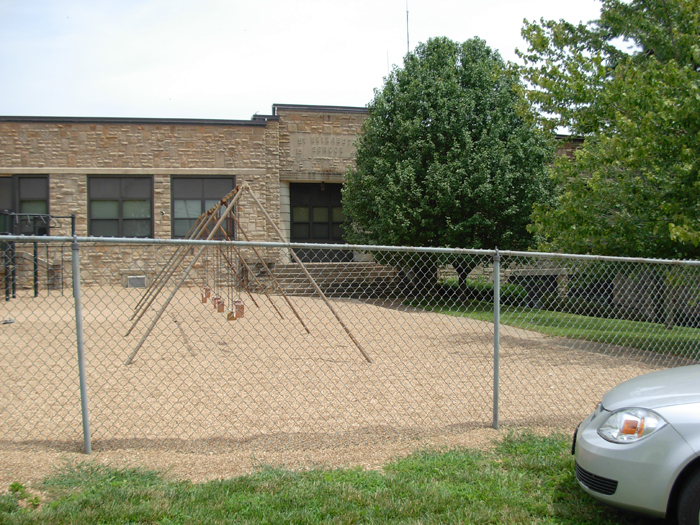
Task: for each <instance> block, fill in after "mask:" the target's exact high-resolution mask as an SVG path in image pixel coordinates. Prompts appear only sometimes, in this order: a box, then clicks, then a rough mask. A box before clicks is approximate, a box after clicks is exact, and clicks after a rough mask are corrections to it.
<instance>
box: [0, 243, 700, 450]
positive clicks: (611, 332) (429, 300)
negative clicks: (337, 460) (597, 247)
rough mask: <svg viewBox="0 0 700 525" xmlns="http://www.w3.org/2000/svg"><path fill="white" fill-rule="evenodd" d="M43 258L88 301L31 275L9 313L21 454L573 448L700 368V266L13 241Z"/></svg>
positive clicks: (1, 312) (4, 353)
mask: <svg viewBox="0 0 700 525" xmlns="http://www.w3.org/2000/svg"><path fill="white" fill-rule="evenodd" d="M35 243H38V245H39V246H40V248H41V251H42V253H46V254H47V261H49V262H50V264H49V266H50V267H53V268H58V267H59V266H60V267H61V269H63V267H65V269H63V271H64V272H65V275H66V280H67V281H69V282H70V287H71V289H72V290H73V294H72V296H71V295H70V294H63V293H62V290H59V289H57V288H56V287H55V286H49V285H48V283H50V282H51V281H44V280H41V279H39V280H38V281H36V280H34V279H33V278H32V271H33V270H32V268H31V266H27V267H26V268H25V267H22V266H21V265H19V266H18V267H17V268H16V275H15V278H16V285H17V290H16V293H15V294H14V295H13V296H9V297H6V301H4V302H2V303H1V304H2V306H0V323H2V324H1V325H0V348H2V350H0V365H1V366H0V410H1V411H2V418H0V443H2V445H0V446H16V445H19V444H26V443H37V442H38V443H43V444H45V445H46V446H47V447H50V448H52V449H70V450H73V449H75V447H76V446H80V447H81V448H82V449H83V450H84V451H85V452H88V453H89V452H90V450H92V449H93V448H95V449H99V450H107V449H114V448H125V447H127V448H128V447H145V448H163V449H167V450H176V449H177V450H190V449H191V450H197V451H200V450H203V449H217V450H221V449H230V448H235V447H237V446H239V445H240V444H241V443H243V442H249V441H251V440H258V441H260V440H263V441H265V442H266V443H267V444H268V445H269V444H270V443H272V445H270V446H274V447H279V448H289V447H296V446H301V444H303V443H307V442H308V441H309V440H311V441H314V440H320V442H322V443H325V446H329V445H328V444H329V443H333V446H338V444H339V443H340V444H348V443H357V442H363V443H366V442H373V441H376V440H378V439H390V438H391V437H392V436H394V437H396V436H402V437H406V436H408V437H409V438H412V439H413V438H415V439H420V438H421V437H423V436H434V435H448V434H454V433H460V432H464V431H466V430H468V429H470V428H474V427H485V426H493V427H498V426H499V425H506V426H523V425H526V426H544V427H555V428H560V429H563V428H568V427H570V426H573V425H575V423H576V422H578V420H580V419H581V418H582V417H584V416H585V415H586V414H587V413H588V411H589V410H591V409H592V408H593V407H594V406H595V404H596V403H597V402H598V401H599V400H600V396H601V395H602V394H603V393H604V392H605V391H607V390H608V389H609V388H611V387H612V386H614V385H615V384H617V383H619V382H620V381H622V380H625V379H628V378H631V377H634V376H636V375H639V374H642V373H645V372H647V371H651V370H655V369H660V368H666V367H673V366H682V365H687V364H692V363H696V362H698V355H699V352H700V337H698V336H700V300H699V299H700V263H698V262H697V261H662V260H644V259H626V258H619V257H593V256H576V255H564V254H542V253H529V252H509V251H500V252H499V251H489V250H458V249H430V248H406V247H388V246H349V245H310V244H303V245H301V244H293V243H292V244H286V243H261V242H260V243H256V242H223V241H178V240H158V239H156V240H154V239H143V240H141V239H97V238H78V237H73V238H71V237H22V236H4V237H0V245H2V246H9V245H10V244H12V245H13V246H14V250H15V251H16V252H17V253H22V252H27V253H31V252H32V251H33V250H34V244H35ZM294 250H296V253H299V254H302V255H301V257H302V259H303V257H304V256H306V257H310V258H312V259H314V260H317V259H318V258H319V254H322V256H323V257H325V259H324V260H323V262H320V263H319V262H313V263H305V262H303V261H302V262H301V263H299V262H296V260H295V257H294V256H293V254H292V251H294ZM200 251H201V253H200ZM68 253H70V254H71V259H70V260H68V259H67V258H66V257H65V256H64V254H68ZM348 253H352V260H350V261H349V260H348ZM309 254H311V255H313V257H311V256H310V255H309ZM335 254H337V259H336V258H335ZM52 265H53V266H52ZM35 282H38V283H39V289H38V293H35V292H36V290H35V285H34V283H35ZM44 282H46V283H47V285H42V284H41V283H44Z"/></svg>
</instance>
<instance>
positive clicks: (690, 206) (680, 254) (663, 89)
mask: <svg viewBox="0 0 700 525" xmlns="http://www.w3.org/2000/svg"><path fill="white" fill-rule="evenodd" d="M523 36H524V37H525V38H526V40H527V41H528V44H529V49H528V51H527V53H521V54H520V55H521V57H522V58H523V59H524V60H525V63H526V67H525V68H524V69H523V73H524V75H525V77H526V79H527V80H528V81H529V82H530V83H531V84H532V86H533V87H534V89H533V90H531V91H530V92H529V97H530V98H531V100H532V101H533V102H534V103H535V104H537V105H538V106H539V109H540V110H541V112H542V115H544V117H543V121H544V123H545V126H547V127H549V128H550V129H554V128H555V127H556V126H566V127H568V128H569V130H571V132H573V133H574V134H577V135H580V136H584V137H585V138H586V140H585V143H584V146H583V148H582V149H581V150H580V151H579V152H577V154H576V156H575V158H574V159H573V160H571V159H567V158H561V159H558V161H557V162H556V164H555V166H554V169H553V179H554V181H555V182H556V184H557V186H558V187H559V188H560V189H561V192H560V194H559V196H558V198H557V200H556V202H555V203H554V204H551V203H547V204H544V205H540V206H539V207H538V209H537V211H536V213H535V215H534V217H535V224H534V227H533V228H532V230H533V231H535V232H537V233H539V234H540V235H542V236H543V238H544V239H545V241H544V242H543V243H542V247H544V248H546V249H552V250H562V251H574V252H577V253H596V254H603V255H626V256H640V257H667V258H687V257H693V258H697V257H699V256H700V248H698V245H699V244H700V227H699V224H700V223H698V220H699V219H700V178H699V173H698V172H699V168H700V74H699V69H700V47H699V46H700V0H632V1H629V2H623V1H621V0H603V1H602V10H601V17H600V19H599V20H595V21H592V22H589V23H587V24H579V25H573V24H570V23H567V22H564V21H558V22H556V21H544V20H541V21H540V22H539V23H528V22H526V23H525V26H524V29H523Z"/></svg>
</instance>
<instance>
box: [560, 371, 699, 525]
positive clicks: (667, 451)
mask: <svg viewBox="0 0 700 525" xmlns="http://www.w3.org/2000/svg"><path fill="white" fill-rule="evenodd" d="M573 453H574V455H575V458H576V478H577V479H578V481H579V483H580V485H581V486H582V487H583V489H584V490H585V491H586V492H588V493H589V494H590V495H591V496H593V497H594V498H596V499H598V500H600V501H603V502H605V503H609V504H610V505H614V506H616V507H622V508H626V509H630V510H633V511H636V512H641V513H643V514H649V515H652V516H659V517H665V516H667V515H676V516H677V518H678V523H679V524H683V525H685V524H689V523H692V524H693V525H698V524H700V365H696V366H686V367H681V368H675V369H671V370H663V371H661V372H653V373H651V374H646V375H643V376H640V377H636V378H634V379H631V380H629V381H626V382H624V383H621V384H620V385H618V386H616V387H615V388H613V389H612V390H610V391H609V392H608V393H607V394H605V395H604V396H603V400H602V403H600V404H599V405H598V407H597V408H596V409H595V411H594V412H593V413H592V414H591V415H590V416H588V417H587V418H586V419H585V420H584V421H583V422H582V423H581V424H580V425H579V427H578V428H577V430H576V433H575V434H574V443H573Z"/></svg>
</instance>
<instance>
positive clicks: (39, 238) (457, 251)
mask: <svg viewBox="0 0 700 525" xmlns="http://www.w3.org/2000/svg"><path fill="white" fill-rule="evenodd" d="M0 242H19V243H35V242H39V243H46V244H48V243H72V242H77V243H78V244H88V243H90V244H130V245H140V244H143V245H148V246H153V245H166V246H168V245H169V246H226V245H229V246H231V245H233V246H237V247H241V248H245V247H255V248H277V249H279V248H283V249H284V248H286V249H289V248H294V249H312V250H345V251H358V252H404V253H429V254H443V255H481V256H490V257H494V256H500V257H501V258H503V257H530V258H538V259H567V260H580V261H600V262H629V263H646V264H662V265H675V266H700V261H697V260H680V259H651V258H643V257H615V256H609V255H581V254H571V253H555V252H552V253H550V252H523V251H511V250H499V249H498V248H496V249H494V250H477V249H469V248H426V247H418V246H380V245H367V244H314V243H298V242H263V241H214V240H211V241H206V240H191V239H143V238H138V239H137V238H129V237H78V236H76V237H71V236H49V235H0Z"/></svg>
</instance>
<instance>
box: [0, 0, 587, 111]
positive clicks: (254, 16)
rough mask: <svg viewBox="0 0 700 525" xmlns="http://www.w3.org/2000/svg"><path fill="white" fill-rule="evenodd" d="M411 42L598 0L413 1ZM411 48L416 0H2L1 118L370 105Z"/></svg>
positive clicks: (578, 17) (488, 36) (504, 37)
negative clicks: (393, 66)
mask: <svg viewBox="0 0 700 525" xmlns="http://www.w3.org/2000/svg"><path fill="white" fill-rule="evenodd" d="M408 11H409V36H410V46H411V49H413V48H414V47H415V45H416V44H417V43H418V42H425V41H426V40H427V39H428V38H430V37H434V36H447V37H449V38H451V39H453V40H456V41H460V42H461V41H464V40H467V39H468V38H471V37H473V36H479V37H480V38H483V39H484V40H486V42H487V44H488V45H489V46H491V47H492V48H495V49H498V50H499V51H500V53H501V55H502V56H503V58H505V59H506V60H516V55H515V52H514V51H515V48H516V47H520V48H524V47H525V46H524V43H523V41H522V39H521V37H520V29H521V28H522V21H523V18H527V19H528V20H539V19H540V18H542V17H544V18H545V19H560V18H563V19H565V20H568V21H570V22H579V21H582V20H583V21H588V20H591V19H595V18H598V16H599V13H600V3H599V2H598V1H597V0H461V1H460V0H408ZM405 53H406V0H346V1H334V0H330V1H325V2H321V1H317V0H248V1H243V0H118V1H117V0H0V115H8V116H9V115H27V116H87V117H166V118H167V117H172V118H217V119H249V118H250V117H251V116H252V115H253V114H254V113H260V114H269V113H270V112H271V106H272V104H273V103H283V104H319V105H337V106H364V105H366V104H367V103H368V102H369V101H370V100H371V99H372V96H373V90H374V88H378V87H381V86H382V83H383V78H384V77H385V76H386V75H387V73H388V65H391V64H397V65H401V64H402V60H403V56H404V54H405Z"/></svg>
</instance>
